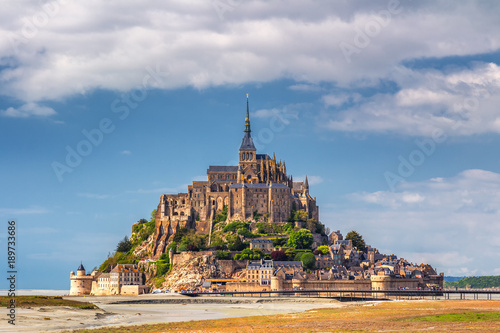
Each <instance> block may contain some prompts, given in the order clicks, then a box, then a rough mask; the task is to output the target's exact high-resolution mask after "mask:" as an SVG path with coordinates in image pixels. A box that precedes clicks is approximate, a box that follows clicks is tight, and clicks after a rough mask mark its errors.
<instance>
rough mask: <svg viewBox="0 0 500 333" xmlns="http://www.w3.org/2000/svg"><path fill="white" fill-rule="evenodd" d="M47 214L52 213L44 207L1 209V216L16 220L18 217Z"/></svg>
mask: <svg viewBox="0 0 500 333" xmlns="http://www.w3.org/2000/svg"><path fill="white" fill-rule="evenodd" d="M47 213H50V210H48V209H46V208H43V207H29V208H0V215H3V216H7V217H8V218H15V217H16V216H17V215H38V214H47Z"/></svg>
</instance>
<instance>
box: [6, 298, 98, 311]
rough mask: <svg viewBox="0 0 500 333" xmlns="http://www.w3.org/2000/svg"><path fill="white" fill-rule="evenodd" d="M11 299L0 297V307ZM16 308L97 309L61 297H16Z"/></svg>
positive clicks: (92, 305) (90, 305)
mask: <svg viewBox="0 0 500 333" xmlns="http://www.w3.org/2000/svg"><path fill="white" fill-rule="evenodd" d="M11 299H12V298H11V297H8V296H0V307H2V308H5V307H7V306H8V305H9V304H10V300H11ZM14 299H15V300H16V307H18V308H28V307H42V306H72V307H75V308H80V309H98V307H97V306H96V305H94V304H92V303H88V302H78V301H72V300H66V299H63V298H62V297H61V296H16V297H15V298H14Z"/></svg>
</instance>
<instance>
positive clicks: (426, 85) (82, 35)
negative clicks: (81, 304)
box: [0, 0, 500, 289]
mask: <svg viewBox="0 0 500 333" xmlns="http://www.w3.org/2000/svg"><path fill="white" fill-rule="evenodd" d="M2 6H3V9H2V11H1V12H0V37H1V38H0V142H1V143H0V144H1V149H0V161H1V163H0V221H1V223H0V225H1V226H2V227H1V228H0V241H1V243H2V244H3V245H2V248H4V250H5V248H6V246H7V245H6V242H7V231H8V229H7V227H8V221H11V220H14V221H16V228H17V234H16V269H17V270H18V274H17V288H18V289H69V274H70V271H74V270H76V268H77V267H78V265H79V264H80V262H83V264H84V266H85V268H86V269H87V270H88V271H89V270H91V269H92V268H93V267H96V266H97V267H98V266H99V265H100V264H101V263H102V261H104V260H105V259H106V258H107V256H108V254H109V253H112V252H113V251H114V250H115V248H116V245H117V243H118V242H119V241H120V240H121V239H123V237H124V236H129V235H130V233H131V228H132V224H133V223H135V222H136V221H138V220H139V219H141V218H149V217H150V214H151V211H152V210H153V209H155V208H156V206H157V205H158V202H159V198H160V196H161V194H164V193H167V194H168V193H179V192H186V190H187V185H188V184H190V183H191V182H192V181H193V180H201V179H204V177H206V169H207V168H208V166H209V165H235V164H236V163H237V156H238V155H237V150H238V148H239V145H240V144H241V139H242V137H243V129H244V117H245V112H246V93H248V94H249V103H250V118H251V122H252V136H253V138H254V141H255V144H256V146H257V150H258V152H259V153H268V154H272V153H273V152H275V153H276V157H277V159H278V160H284V161H286V166H287V171H288V173H289V174H291V175H293V177H294V180H298V179H303V178H304V177H305V176H306V175H307V177H308V179H309V184H310V193H311V195H312V196H314V197H316V198H317V203H318V205H319V210H320V220H321V222H322V223H324V224H325V225H326V226H327V227H328V228H330V230H340V231H341V232H342V233H343V234H344V235H346V234H347V232H349V231H351V230H356V231H357V232H359V233H360V234H361V235H362V236H363V238H364V239H365V241H366V243H368V244H370V245H372V246H373V247H376V248H378V249H379V250H380V252H382V253H386V254H396V255H398V256H399V257H404V258H405V259H407V260H408V261H410V262H414V263H421V262H425V263H429V264H431V265H432V266H434V267H435V268H437V270H438V272H443V273H445V275H447V276H470V275H476V276H477V275H500V260H499V255H498V253H499V252H500V223H499V221H500V211H499V208H500V206H499V203H500V157H499V154H498V147H499V144H500V136H499V134H500V112H499V110H498V106H499V105H500V94H499V91H500V85H499V83H500V21H499V20H498V13H499V12H500V2H498V1H480V2H476V1H451V0H448V1H444V0H443V1H439V0H438V1H436V0H432V1H426V0H423V1H409V0H400V1H395V0H388V1H371V0H365V1H360V0H358V1H356V0H355V1H345V0H338V1H331V0H329V1H311V0H300V1H299V0H288V1H241V0H213V1H207V0H206V1H200V0H193V1H186V0H182V1H181V0H177V1H175V0H174V1H168V2H161V3H159V2H157V1H147V0H146V1H140V2H138V1H137V2H136V1H129V0H125V1H106V2H102V1H95V0H89V1H85V2H76V1H69V0H42V1H31V0H20V1H6V2H3V3H2ZM0 262H1V264H0V267H1V269H2V271H4V272H6V271H7V266H6V264H7V253H5V255H4V259H2V260H1V261H0ZM4 284H5V285H4ZM6 287H7V285H6V282H5V280H4V282H2V284H1V285H0V289H6Z"/></svg>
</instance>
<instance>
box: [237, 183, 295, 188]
mask: <svg viewBox="0 0 500 333" xmlns="http://www.w3.org/2000/svg"><path fill="white" fill-rule="evenodd" d="M229 188H285V189H286V188H288V186H286V185H285V184H280V183H272V184H270V185H267V184H266V183H256V184H252V183H245V184H242V183H233V184H231V185H229Z"/></svg>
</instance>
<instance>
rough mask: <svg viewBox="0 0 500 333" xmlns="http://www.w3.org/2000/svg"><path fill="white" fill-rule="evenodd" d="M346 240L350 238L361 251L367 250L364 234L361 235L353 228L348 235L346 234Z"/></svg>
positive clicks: (353, 244)
mask: <svg viewBox="0 0 500 333" xmlns="http://www.w3.org/2000/svg"><path fill="white" fill-rule="evenodd" d="M345 239H346V240H350V241H351V242H352V246H354V247H355V248H357V249H358V250H359V251H362V252H366V244H365V241H364V240H363V236H361V235H360V234H359V233H358V232H356V231H354V230H352V231H349V233H348V234H347V236H345Z"/></svg>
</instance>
